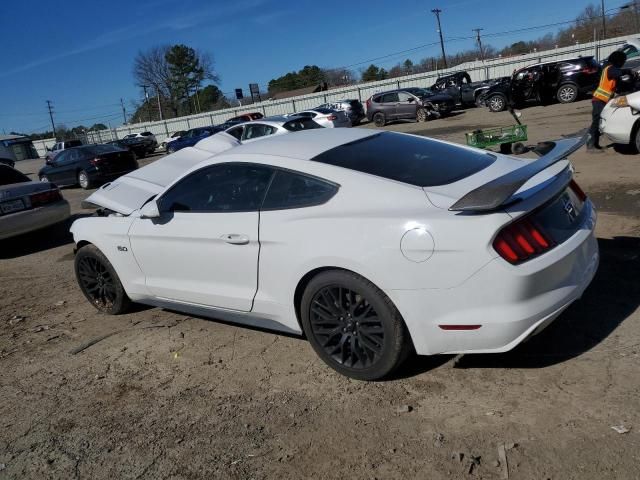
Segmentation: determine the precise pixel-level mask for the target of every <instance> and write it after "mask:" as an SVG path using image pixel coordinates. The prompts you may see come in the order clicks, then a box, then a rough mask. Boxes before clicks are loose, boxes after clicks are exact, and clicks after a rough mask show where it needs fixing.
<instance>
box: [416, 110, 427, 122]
mask: <svg viewBox="0 0 640 480" xmlns="http://www.w3.org/2000/svg"><path fill="white" fill-rule="evenodd" d="M416 120H417V121H418V122H426V121H427V111H426V110H425V109H424V108H422V107H420V108H418V111H417V112H416Z"/></svg>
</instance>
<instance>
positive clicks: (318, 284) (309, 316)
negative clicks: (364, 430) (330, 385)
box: [301, 270, 410, 380]
mask: <svg viewBox="0 0 640 480" xmlns="http://www.w3.org/2000/svg"><path fill="white" fill-rule="evenodd" d="M301 317H302V326H303V329H304V332H305V334H306V336H307V338H308V339H309V342H310V343H311V346H312V347H313V349H314V350H315V352H316V353H317V354H318V356H319V357H320V358H321V359H322V360H323V361H324V362H325V363H326V364H327V365H329V366H330V367H331V368H333V369H334V370H336V371H337V372H339V373H341V374H343V375H346V376H348V377H351V378H356V379H358V380H378V379H380V378H383V377H385V376H387V375H389V374H390V373H391V372H393V370H395V369H396V368H397V367H398V366H399V365H400V364H401V363H402V361H403V360H404V359H405V358H406V356H407V354H408V353H409V352H410V340H409V334H408V332H407V329H406V327H405V325H404V321H403V320H402V317H401V315H400V313H399V312H398V310H397V309H396V308H395V306H394V305H393V303H392V302H391V300H390V299H389V298H388V297H387V296H386V295H385V294H384V293H383V292H382V291H381V290H380V289H379V288H377V287H376V286H375V285H374V284H372V283H371V282H369V281H368V280H366V279H365V278H363V277H361V276H360V275H357V274H355V273H352V272H347V271H343V270H332V271H327V272H323V273H320V274H319V275H317V276H316V277H314V278H313V279H312V280H311V282H309V285H308V286H307V288H306V289H305V291H304V294H303V296H302V301H301Z"/></svg>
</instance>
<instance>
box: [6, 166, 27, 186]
mask: <svg viewBox="0 0 640 480" xmlns="http://www.w3.org/2000/svg"><path fill="white" fill-rule="evenodd" d="M29 181H30V180H29V178H28V177H27V176H26V175H24V174H22V173H20V172H19V171H18V170H16V169H14V168H11V167H7V166H6V165H0V185H11V184H12V183H22V182H29Z"/></svg>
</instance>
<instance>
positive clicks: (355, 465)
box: [0, 101, 640, 480]
mask: <svg viewBox="0 0 640 480" xmlns="http://www.w3.org/2000/svg"><path fill="white" fill-rule="evenodd" d="M522 120H523V122H525V123H527V124H528V125H529V129H530V130H529V134H530V138H531V140H532V141H534V142H536V141H539V140H549V139H554V138H558V137H559V136H561V135H567V134H572V133H575V132H577V131H579V130H581V129H583V128H584V127H586V126H587V125H588V123H589V120H590V104H589V102H588V101H583V102H579V103H577V104H574V105H568V106H567V105H555V106H550V107H534V108H529V109H526V110H524V111H523V118H522ZM510 123H512V119H511V117H510V116H509V114H507V113H502V114H490V113H489V112H488V111H487V110H478V109H471V110H467V111H466V112H464V113H461V114H459V115H457V116H455V117H451V118H447V119H442V120H437V121H433V122H430V123H420V124H417V123H402V124H396V125H390V126H388V127H387V128H388V129H390V130H398V131H405V132H415V133H420V134H425V135H433V136H436V137H439V138H445V139H449V140H453V141H457V142H463V141H464V132H468V131H472V130H475V129H477V128H478V127H479V126H480V127H482V126H485V127H486V126H491V125H496V124H498V125H500V124H501V125H508V124H510ZM374 128H375V127H374ZM573 160H574V164H575V167H576V169H577V179H578V181H579V183H580V184H581V185H582V186H583V188H584V189H585V190H586V191H587V192H588V193H589V194H590V195H591V197H592V198H593V199H594V201H595V203H596V205H597V206H598V208H599V218H598V227H597V234H598V238H599V244H600V249H601V254H602V260H601V266H600V269H599V271H598V274H597V276H596V278H595V280H594V282H593V283H592V285H591V286H590V287H589V289H588V290H587V291H586V293H585V295H584V297H583V299H582V300H581V301H579V302H577V303H575V304H574V305H572V306H571V307H570V308H569V309H568V310H567V311H566V312H565V313H564V314H563V315H562V316H561V317H559V318H558V320H556V322H555V323H554V324H552V325H551V326H550V327H549V328H548V329H546V330H545V331H544V332H543V333H542V334H540V335H539V336H537V337H535V338H533V339H532V340H531V341H529V342H527V343H526V344H524V345H521V346H520V347H518V348H516V349H515V350H514V351H512V352H510V353H506V354H495V355H467V356H463V357H460V358H454V357H451V356H437V357H433V358H426V357H420V358H412V359H410V360H409V361H408V363H406V364H405V365H404V367H403V368H402V369H401V370H400V371H399V372H398V374H397V375H396V376H395V377H394V378H393V379H391V380H389V381H385V382H378V383H366V382H359V381H353V380H349V379H347V378H345V377H342V376H340V375H338V374H337V373H334V372H333V371H332V370H330V369H329V368H328V367H326V366H325V365H324V364H323V363H322V362H321V361H320V360H319V359H318V358H317V357H316V356H315V354H314V353H313V351H312V349H311V347H310V345H308V344H307V342H306V341H304V340H302V339H298V338H293V337H287V336H282V335H277V334H273V333H267V332H262V331H257V330H251V329H247V328H243V327H239V326H234V325H230V324H225V323H220V322H216V321H210V320H205V319H200V318H194V317H189V316H186V315H182V314H177V313H173V312H169V311H164V310H160V309H151V308H143V307H141V308H139V309H138V310H137V311H136V312H134V313H131V314H128V315H123V316H119V317H107V316H103V315H99V314H97V313H96V312H95V311H94V309H93V308H92V307H91V306H90V305H89V304H88V303H87V301H86V300H85V299H84V297H83V296H82V294H81V293H80V291H79V289H78V287H77V286H76V281H75V278H74V275H73V253H72V248H73V245H72V243H71V236H70V235H69V234H68V232H67V230H66V229H67V228H68V226H62V227H57V228H52V229H48V230H45V231H42V232H38V233H35V234H31V235H27V236H25V237H21V238H19V239H15V240H11V241H5V242H3V243H0V291H1V292H2V295H1V296H0V478H37V479H41V478H60V479H71V478H92V479H94V478H95V479H103V478H104V479H119V478H141V479H142V478H144V479H152V478H171V479H195V478H207V479H210V478H220V479H263V478H281V479H289V478H291V479H298V478H318V479H334V478H335V479H339V478H354V479H374V478H378V479H394V478H403V479H409V478H421V479H430V480H437V479H443V478H447V479H449V478H454V479H455V478H484V479H499V478H506V476H504V475H505V473H506V472H507V469H508V475H509V477H508V478H510V479H542V480H544V479H553V480H569V479H580V480H586V479H598V480H600V479H624V480H628V479H638V478H640V466H639V465H640V375H639V374H638V365H639V360H640V357H639V353H640V313H639V311H638V304H639V302H640V282H639V281H638V272H639V271H640V259H639V255H640V237H639V234H640V175H639V171H640V155H623V154H619V153H616V152H614V151H613V149H608V150H607V152H606V153H605V154H602V155H588V154H586V153H585V152H584V150H582V151H580V152H578V153H577V154H576V155H575V156H574V157H573ZM40 163H41V161H39V162H21V163H20V164H19V165H18V166H19V167H20V168H21V169H22V170H23V171H25V172H28V173H30V174H34V173H36V172H37V169H38V168H39V166H40ZM63 193H64V195H65V197H66V198H67V199H69V200H70V202H71V204H72V210H73V213H74V215H75V216H78V215H85V214H88V213H90V212H88V211H84V210H82V209H81V208H80V201H81V200H82V199H83V198H85V197H86V196H87V192H84V191H82V190H80V189H78V188H67V189H65V190H64V192H63ZM105 335H109V336H108V337H106V338H104V339H102V340H101V341H99V342H98V343H96V344H94V345H92V346H90V347H89V348H87V349H86V350H84V351H83V352H81V353H78V354H75V355H74V354H72V353H71V351H72V350H73V349H75V348H77V347H79V346H81V345H83V344H84V343H86V342H88V341H90V340H93V339H98V338H101V337H103V336H105ZM612 426H624V428H625V429H629V431H628V432H627V433H618V432H616V431H615V430H614V429H612ZM621 431H624V430H621ZM503 447H504V456H503V457H502V458H501V455H500V454H499V451H500V450H502V448H503ZM505 457H506V461H507V462H506V463H507V464H506V465H505Z"/></svg>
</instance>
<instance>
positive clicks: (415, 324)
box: [387, 203, 599, 355]
mask: <svg viewBox="0 0 640 480" xmlns="http://www.w3.org/2000/svg"><path fill="white" fill-rule="evenodd" d="M589 206H590V209H591V211H590V215H588V216H587V218H586V220H585V222H584V224H583V225H581V227H580V229H579V230H578V231H577V232H576V233H575V234H574V235H573V236H572V237H571V238H569V239H568V240H567V241H566V242H564V243H563V244H561V245H559V246H557V247H556V248H554V249H553V250H551V251H550V252H548V253H547V254H545V255H542V256H540V257H538V258H535V259H533V260H530V261H529V262H526V263H524V264H521V265H517V266H514V265H511V264H509V263H507V262H505V261H504V260H503V259H501V258H495V259H494V260H492V261H490V262H489V263H488V264H487V265H485V266H484V267H483V268H482V269H480V270H479V271H478V272H476V273H475V274H474V275H473V276H472V277H471V278H469V279H468V280H466V281H465V282H464V283H463V284H461V285H459V286H457V287H455V288H451V289H447V290H445V289H432V290H391V291H388V292H387V293H388V294H389V296H390V297H391V298H392V300H393V301H394V303H395V305H396V307H397V308H398V309H399V310H400V312H401V314H402V315H403V318H404V319H405V322H406V324H407V327H408V329H409V332H410V334H411V338H412V340H413V343H414V346H415V348H416V351H417V353H419V354H422V355H431V354H436V353H497V352H506V351H508V350H511V349H512V348H514V347H515V346H516V345H518V344H519V343H521V342H522V341H523V340H525V339H526V338H527V337H528V336H530V335H532V334H534V333H536V332H537V331H540V330H541V329H542V328H544V327H545V326H547V325H548V324H549V323H551V321H553V319H555V318H556V317H557V316H558V315H559V314H560V313H562V311H563V310H564V309H566V308H567V307H568V306H569V305H570V304H571V303H572V302H574V301H575V300H576V299H578V298H580V296H581V295H582V293H583V292H584V290H585V289H586V288H587V286H588V285H589V283H591V280H592V279H593V276H594V275H595V272H596V270H597V268H598V263H599V252H598V244H597V240H596V238H595V236H594V232H593V230H594V227H595V210H593V207H592V205H591V204H590V203H589ZM439 325H456V326H465V325H481V326H480V328H477V329H476V330H443V329H442V328H440V327H439Z"/></svg>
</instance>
